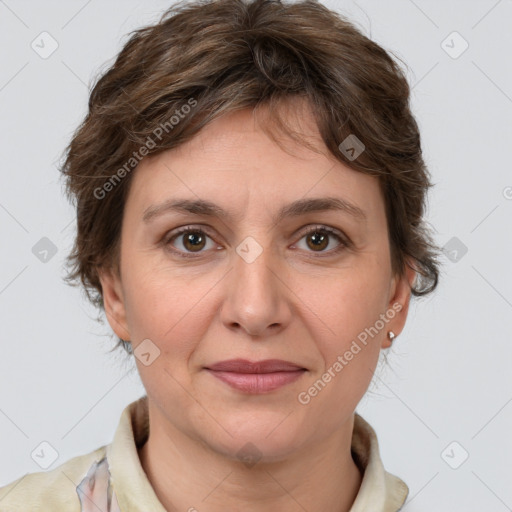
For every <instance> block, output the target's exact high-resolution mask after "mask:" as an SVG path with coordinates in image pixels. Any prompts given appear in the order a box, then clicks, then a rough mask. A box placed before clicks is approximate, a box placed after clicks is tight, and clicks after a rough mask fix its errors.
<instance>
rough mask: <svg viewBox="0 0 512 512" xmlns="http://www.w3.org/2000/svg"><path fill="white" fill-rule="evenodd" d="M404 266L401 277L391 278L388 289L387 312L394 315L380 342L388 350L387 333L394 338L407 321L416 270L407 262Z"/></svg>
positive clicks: (388, 340)
mask: <svg viewBox="0 0 512 512" xmlns="http://www.w3.org/2000/svg"><path fill="white" fill-rule="evenodd" d="M408 263H409V264H406V266H405V271H404V275H403V276H396V275H395V276H393V279H392V281H391V287H390V300H389V303H388V311H395V312H396V314H395V316H394V317H393V319H392V320H390V321H389V322H388V324H387V327H386V336H385V338H384V340H383V342H382V348H389V347H390V346H391V340H390V339H389V337H388V335H387V333H388V332H389V331H393V333H394V334H395V336H398V335H399V334H400V333H401V332H402V330H403V328H404V326H405V321H406V320H407V313H408V311H409V303H410V300H411V287H412V285H413V284H414V280H415V278H416V270H415V267H414V265H413V264H412V262H411V261H410V260H409V261H408Z"/></svg>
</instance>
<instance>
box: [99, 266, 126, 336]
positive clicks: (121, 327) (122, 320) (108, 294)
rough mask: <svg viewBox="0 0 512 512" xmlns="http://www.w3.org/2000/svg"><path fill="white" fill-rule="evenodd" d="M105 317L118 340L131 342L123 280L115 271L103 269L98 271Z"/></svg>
mask: <svg viewBox="0 0 512 512" xmlns="http://www.w3.org/2000/svg"><path fill="white" fill-rule="evenodd" d="M98 275H99V279H100V283H101V288H102V293H103V306H104V308H105V315H106V316H107V320H108V323H109V324H110V327H112V330H113V331H114V332H115V333H116V335H117V337H118V338H121V339H122V340H125V341H129V340H130V339H131V338H130V331H129V329H128V324H127V322H126V308H125V304H124V294H123V288H122V285H121V278H120V276H119V275H118V273H117V272H115V271H114V270H110V269H109V270H105V269H101V270H99V271H98Z"/></svg>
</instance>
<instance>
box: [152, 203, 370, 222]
mask: <svg viewBox="0 0 512 512" xmlns="http://www.w3.org/2000/svg"><path fill="white" fill-rule="evenodd" d="M324 211H337V212H342V213H345V214H348V215H350V216H352V217H354V218H355V219H356V220H358V221H360V222H365V221H366V220H367V217H366V213H365V212H364V210H362V209H361V208H359V206H356V205H355V204H353V203H351V202H349V201H347V200H346V199H342V198H339V197H318V198H313V199H299V200H297V201H294V202H293V203H290V204H288V205H285V206H283V207H282V208H281V209H280V210H279V211H278V212H277V214H276V215H274V216H273V218H272V220H273V222H274V223H275V224H277V223H279V222H280V221H281V220H283V219H284V218H286V217H298V216H300V215H304V214H307V213H311V212H324ZM168 212H178V213H192V214H195V215H205V216H209V217H218V218H221V219H226V220H232V219H233V215H232V214H231V213H229V212H228V211H226V210H225V209H223V208H222V207H220V206H219V205H217V204H215V203H212V202H210V201H206V200H204V199H198V200H190V199H169V200H167V201H164V202H163V203H160V204H157V205H154V206H149V207H148V208H146V209H145V210H144V214H143V216H142V220H143V221H144V222H149V221H151V220H153V219H154V218H156V217H159V216H161V215H163V214H165V213H168Z"/></svg>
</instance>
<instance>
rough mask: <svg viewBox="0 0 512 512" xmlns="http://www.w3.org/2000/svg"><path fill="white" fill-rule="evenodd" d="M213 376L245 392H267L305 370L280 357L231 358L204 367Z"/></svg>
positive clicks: (295, 377) (295, 378)
mask: <svg viewBox="0 0 512 512" xmlns="http://www.w3.org/2000/svg"><path fill="white" fill-rule="evenodd" d="M206 370H208V371H209V372H210V373H211V374H212V375H213V376H214V377H216V378H217V379H219V380H221V381H223V382H224V383H226V384H228V385H229V386H231V387H232V388H234V389H237V390H239V391H243V392H246V393H268V392H270V391H273V390H275V389H278V388H280V387H282V386H284V385H286V384H290V383H291V382H294V381H295V380H297V379H298V378H300V377H301V376H302V375H303V374H304V373H305V372H306V371H307V370H306V369H305V368H303V367H301V366H299V365H296V364H295V363H291V362H289V361H282V360H280V359H266V360H264V361H255V362H252V361H247V360H246V359H231V360H229V361H221V362H218V363H215V364H213V365H210V366H208V367H206Z"/></svg>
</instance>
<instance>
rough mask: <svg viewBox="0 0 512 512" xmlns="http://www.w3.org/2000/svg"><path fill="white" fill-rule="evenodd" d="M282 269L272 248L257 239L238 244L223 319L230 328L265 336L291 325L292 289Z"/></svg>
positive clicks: (227, 288)
mask: <svg viewBox="0 0 512 512" xmlns="http://www.w3.org/2000/svg"><path fill="white" fill-rule="evenodd" d="M280 268H281V265H279V262H278V261H277V258H276V257H275V256H274V255H273V254H272V251H271V249H269V248H265V249H263V247H262V246H261V245H259V244H258V243H257V242H255V240H254V239H249V242H248V243H246V245H244V243H242V244H240V246H238V248H237V252H236V253H234V258H233V268H232V270H231V271H230V272H229V273H228V276H227V279H226V280H225V283H224V286H225V288H224V290H225V295H224V297H225V298H224V301H223V305H222V308H221V319H222V322H223V323H224V325H225V326H226V327H227V328H228V329H231V330H240V331H243V332H245V333H247V334H249V335H250V336H253V337H262V338H265V337H268V336H271V335H275V334H278V333H279V332H281V331H282V330H283V329H284V328H285V327H286V326H287V325H288V324H289V322H290V319H291V317H292V311H291V309H292V308H291V303H290V300H289V299H290V293H291V292H290V289H289V287H288V285H287V284H286V282H285V281H286V277H285V276H284V275H283V271H282V269H281V272H280V271H279V270H280Z"/></svg>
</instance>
